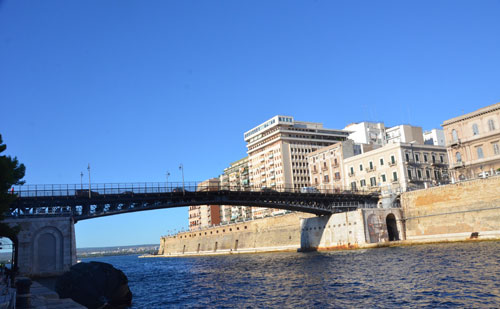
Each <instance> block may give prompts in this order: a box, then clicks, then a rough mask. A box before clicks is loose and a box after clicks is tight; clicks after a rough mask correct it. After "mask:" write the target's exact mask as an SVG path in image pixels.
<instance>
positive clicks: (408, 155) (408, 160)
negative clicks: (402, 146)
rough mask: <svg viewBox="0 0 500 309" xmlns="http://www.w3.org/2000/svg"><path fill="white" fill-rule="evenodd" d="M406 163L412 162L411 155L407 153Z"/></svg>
mask: <svg viewBox="0 0 500 309" xmlns="http://www.w3.org/2000/svg"><path fill="white" fill-rule="evenodd" d="M405 158H406V162H410V154H409V153H405Z"/></svg>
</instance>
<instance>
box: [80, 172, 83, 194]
mask: <svg viewBox="0 0 500 309" xmlns="http://www.w3.org/2000/svg"><path fill="white" fill-rule="evenodd" d="M82 190H83V172H80V191H82Z"/></svg>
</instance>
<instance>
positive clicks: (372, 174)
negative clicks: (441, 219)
mask: <svg viewBox="0 0 500 309" xmlns="http://www.w3.org/2000/svg"><path fill="white" fill-rule="evenodd" d="M344 175H345V178H344V185H345V186H349V187H350V188H352V189H361V190H365V189H366V190H380V191H381V192H382V194H384V195H385V194H391V193H398V192H404V191H408V190H414V189H419V188H425V187H429V186H434V185H439V184H443V183H447V182H448V158H447V155H446V148H444V147H441V146H434V145H424V144H417V143H390V144H387V145H386V146H384V147H381V148H377V149H375V150H372V151H369V152H366V153H363V154H360V155H356V156H352V157H349V158H346V159H344Z"/></svg>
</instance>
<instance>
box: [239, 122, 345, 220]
mask: <svg viewBox="0 0 500 309" xmlns="http://www.w3.org/2000/svg"><path fill="white" fill-rule="evenodd" d="M348 135H349V134H348V132H345V131H343V130H333V129H325V128H323V124H321V123H315V122H303V121H296V120H294V118H293V117H291V116H281V115H278V116H275V117H273V118H271V119H269V120H267V121H266V122H264V123H262V124H260V125H258V126H256V127H255V128H253V129H251V130H249V131H247V132H245V133H244V139H245V141H246V143H247V149H248V150H247V153H248V168H249V172H250V186H251V187H252V188H259V189H262V188H267V189H272V190H285V189H286V190H300V188H302V187H307V186H309V183H310V175H309V169H308V162H307V155H308V154H310V153H311V152H313V151H316V150H317V149H319V148H322V147H326V146H329V145H332V144H334V143H336V142H339V141H344V140H346V139H347V136H348ZM281 212H284V211H282V210H279V211H274V212H273V211H271V210H269V209H265V208H264V209H263V208H256V207H254V208H253V217H254V218H259V217H264V216H267V215H271V214H277V213H281Z"/></svg>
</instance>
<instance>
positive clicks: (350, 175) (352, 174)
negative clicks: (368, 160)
mask: <svg viewBox="0 0 500 309" xmlns="http://www.w3.org/2000/svg"><path fill="white" fill-rule="evenodd" d="M347 175H348V176H349V177H352V176H354V175H355V173H349V174H347Z"/></svg>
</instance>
